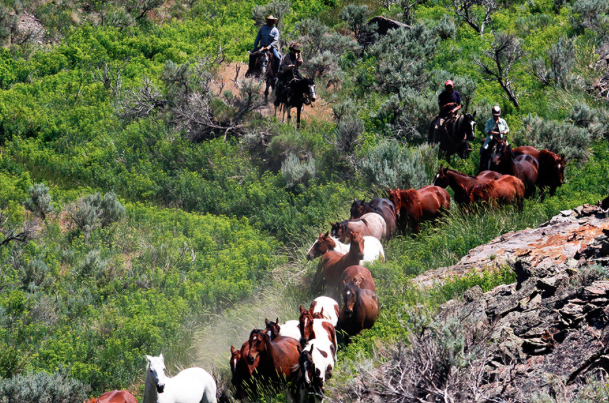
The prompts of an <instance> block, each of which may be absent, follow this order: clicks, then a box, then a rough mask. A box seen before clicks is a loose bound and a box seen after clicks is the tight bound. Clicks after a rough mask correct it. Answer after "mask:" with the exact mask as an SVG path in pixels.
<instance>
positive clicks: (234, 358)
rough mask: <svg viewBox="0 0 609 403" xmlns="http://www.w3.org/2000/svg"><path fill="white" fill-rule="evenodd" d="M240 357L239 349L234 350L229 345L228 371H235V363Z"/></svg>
mask: <svg viewBox="0 0 609 403" xmlns="http://www.w3.org/2000/svg"><path fill="white" fill-rule="evenodd" d="M240 359H241V350H235V348H234V347H233V346H230V371H231V373H232V374H233V375H234V374H235V372H236V371H237V363H238V362H239V360H240Z"/></svg>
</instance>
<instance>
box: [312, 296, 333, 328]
mask: <svg viewBox="0 0 609 403" xmlns="http://www.w3.org/2000/svg"><path fill="white" fill-rule="evenodd" d="M309 310H310V311H311V313H312V314H313V318H314V319H324V320H327V321H329V322H330V323H332V326H334V327H336V324H337V323H338V315H339V314H340V307H339V306H338V302H336V301H335V300H334V299H332V298H330V297H325V296H321V297H317V298H315V299H314V300H313V302H311V306H310V307H309Z"/></svg>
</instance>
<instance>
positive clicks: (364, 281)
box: [341, 266, 376, 292]
mask: <svg viewBox="0 0 609 403" xmlns="http://www.w3.org/2000/svg"><path fill="white" fill-rule="evenodd" d="M341 282H342V283H343V288H345V286H346V285H347V284H349V283H353V284H355V286H356V287H358V288H361V289H366V290H372V291H375V292H376V285H375V284H374V279H373V278H372V273H370V270H368V269H366V268H365V267H364V266H349V267H347V268H346V269H345V271H344V272H343V275H342V276H341Z"/></svg>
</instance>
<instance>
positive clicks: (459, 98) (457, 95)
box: [450, 91, 461, 113]
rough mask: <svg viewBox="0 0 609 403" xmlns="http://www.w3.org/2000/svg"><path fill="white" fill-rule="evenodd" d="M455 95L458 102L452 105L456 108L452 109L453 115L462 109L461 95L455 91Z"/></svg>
mask: <svg viewBox="0 0 609 403" xmlns="http://www.w3.org/2000/svg"><path fill="white" fill-rule="evenodd" d="M455 95H456V98H457V100H456V102H453V103H452V104H453V105H454V107H453V108H452V109H451V111H450V112H451V113H457V112H459V110H460V109H461V94H460V93H458V92H456V91H455Z"/></svg>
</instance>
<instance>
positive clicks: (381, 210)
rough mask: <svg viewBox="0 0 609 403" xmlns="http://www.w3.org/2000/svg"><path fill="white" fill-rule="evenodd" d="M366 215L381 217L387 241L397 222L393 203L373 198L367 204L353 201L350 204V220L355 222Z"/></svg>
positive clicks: (363, 201) (361, 201)
mask: <svg viewBox="0 0 609 403" xmlns="http://www.w3.org/2000/svg"><path fill="white" fill-rule="evenodd" d="M366 213H377V214H380V215H381V217H383V219H384V220H385V224H386V226H387V233H386V234H385V239H389V238H390V237H391V234H393V232H394V231H395V223H396V220H397V214H396V212H395V206H394V205H393V203H392V202H391V201H390V200H387V199H381V198H380V197H377V198H374V199H372V200H370V201H369V202H367V201H365V200H357V199H353V203H352V204H351V219H352V220H355V219H356V218H360V217H361V216H363V215H364V214H366Z"/></svg>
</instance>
